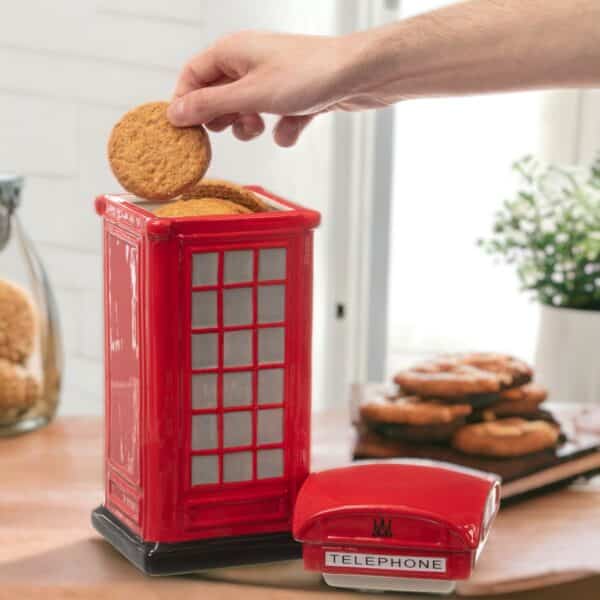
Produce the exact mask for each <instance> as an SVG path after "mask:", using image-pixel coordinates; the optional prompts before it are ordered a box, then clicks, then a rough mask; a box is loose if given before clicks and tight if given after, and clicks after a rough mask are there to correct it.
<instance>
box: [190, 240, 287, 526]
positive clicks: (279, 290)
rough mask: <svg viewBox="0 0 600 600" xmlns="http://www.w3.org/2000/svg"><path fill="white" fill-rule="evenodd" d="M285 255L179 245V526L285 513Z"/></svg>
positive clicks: (277, 246)
mask: <svg viewBox="0 0 600 600" xmlns="http://www.w3.org/2000/svg"><path fill="white" fill-rule="evenodd" d="M288 253H289V248H288V246H287V244H286V243H285V242H284V241H282V242H280V243H274V244H273V245H269V246H265V245H260V246H259V245H252V246H250V247H249V246H248V245H244V246H219V247H210V248H206V247H205V248H194V247H191V248H188V249H186V250H185V252H184V260H183V269H184V279H185V280H186V281H185V282H184V285H183V289H184V296H185V298H184V300H185V303H187V307H186V315H185V317H184V319H183V331H182V337H183V340H182V343H183V346H184V349H185V348H187V350H184V352H185V353H186V355H187V360H186V361H185V362H186V367H185V368H184V371H183V377H184V379H185V381H184V382H183V389H184V390H185V392H184V396H185V403H186V405H185V414H186V425H187V435H186V444H187V447H186V449H185V458H186V461H185V462H186V465H185V474H184V480H185V483H184V486H183V487H184V495H185V497H186V501H187V506H188V510H187V511H186V519H185V527H186V529H194V530H196V529H203V528H214V527H219V526H225V525H227V526H233V527H234V526H235V525H236V524H237V525H239V526H241V528H242V529H244V526H247V525H250V524H252V523H255V524H261V527H263V528H264V527H266V528H268V523H269V522H271V523H272V525H273V527H275V529H277V527H279V528H280V529H281V527H282V525H281V524H282V523H284V522H287V521H288V520H289V517H290V510H291V506H290V501H289V497H288V496H289V490H290V486H289V485H288V473H289V469H290V464H289V463H290V456H291V455H290V453H289V452H288V448H287V446H286V431H287V429H288V427H287V426H286V424H289V423H290V418H292V416H293V415H292V414H290V412H289V407H288V406H287V401H286V400H287V398H286V396H287V393H286V390H287V387H288V386H287V381H288V373H287V370H288V363H287V362H286V346H287V335H288V329H289V328H288V324H289V323H288V314H287V313H288V304H289V302H288V298H289V294H290V292H291V290H290V289H289V285H290V281H289V278H288V277H287V273H288V266H287V265H288V258H289V257H288ZM277 523H279V525H277ZM265 524H266V525H265Z"/></svg>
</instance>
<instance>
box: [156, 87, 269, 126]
mask: <svg viewBox="0 0 600 600" xmlns="http://www.w3.org/2000/svg"><path fill="white" fill-rule="evenodd" d="M256 112H260V110H259V108H258V106H257V98H255V95H254V94H253V93H252V90H251V87H250V86H249V85H248V84H247V83H246V82H245V80H243V79H238V80H237V81H234V82H232V83H227V84H225V85H214V86H208V87H203V88H200V89H197V90H194V91H193V92H189V93H187V94H185V95H184V96H181V97H179V98H175V99H174V100H173V101H172V102H171V104H170V106H169V108H168V110H167V117H168V118H169V121H171V123H172V124H173V125H175V126H177V127H189V126H192V125H200V124H203V123H208V122H210V121H213V120H214V119H217V118H218V117H221V116H223V115H227V114H230V113H256Z"/></svg>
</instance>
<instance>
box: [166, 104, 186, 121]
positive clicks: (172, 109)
mask: <svg viewBox="0 0 600 600" xmlns="http://www.w3.org/2000/svg"><path fill="white" fill-rule="evenodd" d="M167 117H168V119H169V121H171V123H173V125H178V124H179V123H181V121H182V119H183V98H178V99H177V100H174V101H173V102H171V104H170V105H169V108H168V109H167Z"/></svg>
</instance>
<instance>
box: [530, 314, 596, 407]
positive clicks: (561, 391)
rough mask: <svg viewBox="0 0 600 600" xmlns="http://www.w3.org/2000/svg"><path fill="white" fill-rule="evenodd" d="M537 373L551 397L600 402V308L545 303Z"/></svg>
mask: <svg viewBox="0 0 600 600" xmlns="http://www.w3.org/2000/svg"><path fill="white" fill-rule="evenodd" d="M535 373H536V374H535V379H536V381H538V382H540V383H542V384H543V385H545V386H547V387H548V390H549V391H550V400H552V401H557V402H577V403H580V402H581V403H590V404H591V403H596V404H600V311H589V310H577V309H572V308H554V307H551V306H542V307H541V318H540V327H539V333H538V341H537V350H536V356H535Z"/></svg>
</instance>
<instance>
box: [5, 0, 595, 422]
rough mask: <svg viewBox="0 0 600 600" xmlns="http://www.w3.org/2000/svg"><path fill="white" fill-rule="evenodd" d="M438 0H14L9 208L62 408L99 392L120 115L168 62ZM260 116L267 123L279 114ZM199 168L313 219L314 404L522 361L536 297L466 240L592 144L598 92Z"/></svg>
mask: <svg viewBox="0 0 600 600" xmlns="http://www.w3.org/2000/svg"><path fill="white" fill-rule="evenodd" d="M449 3H450V2H447V1H440V0H286V1H285V2H281V1H279V0H261V1H260V2H257V1H256V2H255V1H246V0H220V1H219V2H208V1H204V2H202V1H198V0H171V1H170V2H164V1H162V0H126V1H122V0H53V1H52V2H44V1H43V0H20V1H19V2H11V3H9V4H8V5H7V6H5V7H4V9H3V15H2V27H1V28H0V62H1V64H2V67H3V68H2V78H1V80H0V136H1V139H2V144H0V171H13V172H17V173H20V174H22V175H24V176H25V177H26V188H25V191H24V200H23V205H22V207H21V209H20V213H21V217H22V220H23V223H24V226H25V228H26V230H27V231H28V233H29V235H30V236H31V237H32V239H33V241H34V242H35V244H36V246H37V248H38V251H39V253H40V255H41V256H42V259H43V260H44V262H45V264H46V266H47V269H48V271H49V276H50V279H51V282H52V285H53V287H54V290H55V293H56V295H57V299H58V305H59V310H60V315H61V324H62V331H63V336H64V343H65V352H66V368H65V385H64V389H63V394H62V401H61V409H60V411H61V413H62V414H76V413H80V414H99V413H100V412H101V411H102V398H103V367H102V348H103V341H102V336H103V329H102V294H101V223H100V220H99V218H98V217H97V216H96V215H95V213H94V210H93V200H94V197H95V196H96V195H98V194H101V193H107V192H118V191H119V185H118V184H117V183H116V181H115V180H114V178H113V177H112V175H111V173H110V170H109V168H108V164H107V161H106V149H105V147H106V141H107V138H108V134H109V132H110V129H111V127H112V126H113V124H114V123H115V122H116V121H117V120H118V119H119V117H120V116H121V115H122V114H123V113H124V112H125V111H126V110H128V109H129V108H131V107H133V106H135V105H136V104H139V103H141V102H145V101H149V100H155V99H163V98H164V99H166V98H169V96H170V94H171V91H172V88H173V85H174V82H175V78H176V76H177V73H178V70H179V68H180V67H181V66H182V64H183V63H184V61H186V59H187V58H189V57H190V56H191V55H192V54H194V53H196V52H198V51H200V50H201V49H202V48H204V47H205V46H207V45H208V44H210V43H211V42H212V41H213V40H215V39H216V38H217V37H218V36H220V35H222V34H224V33H227V32H230V31H235V30H238V29H243V28H266V29H275V30H279V31H287V32H297V33H307V34H324V35H335V34H341V33H345V32H348V31H352V30H356V29H363V28H366V27H371V26H375V25H378V24H381V23H385V22H387V21H390V20H395V19H397V18H400V17H402V16H408V15H411V14H415V13H416V12H419V11H424V10H428V9H430V8H436V7H438V6H442V5H444V4H449ZM269 122H270V123H272V122H273V120H272V119H271V120H270V121H269ZM212 143H213V148H214V152H213V156H214V159H213V163H212V165H211V169H210V172H209V174H210V175H212V176H219V177H223V178H227V179H231V180H233V181H238V182H240V183H258V184H261V185H263V186H264V187H266V188H269V189H271V190H272V191H274V192H275V193H277V194H280V195H282V196H284V197H287V198H289V199H292V200H295V201H298V202H300V203H302V204H305V205H307V206H310V207H312V208H315V209H317V210H319V211H321V212H322V214H323V224H322V226H321V228H320V230H319V232H318V235H317V237H316V252H315V263H316V273H315V323H314V331H315V335H314V398H315V402H314V404H315V407H317V408H328V407H333V406H335V405H338V404H341V403H345V402H346V398H347V396H346V387H345V386H346V384H347V383H349V382H351V381H355V380H361V381H365V380H382V379H384V378H386V377H388V376H389V374H390V373H391V372H393V370H394V369H395V368H397V367H398V366H399V365H401V364H405V363H407V362H409V361H411V360H413V359H414V358H415V357H420V356H424V355H428V354H430V353H432V352H438V351H452V350H464V349H482V350H498V351H509V352H513V353H516V354H518V355H520V356H522V357H523V358H525V359H528V360H531V359H532V358H533V353H534V345H535V339H536V330H537V318H538V316H537V315H538V311H537V306H536V305H535V304H533V303H532V302H530V301H529V300H528V298H527V296H525V295H523V294H521V293H520V292H519V290H518V284H517V281H516V278H515V274H514V270H513V269H510V268H507V267H493V266H492V261H491V260H490V258H489V257H487V256H485V255H484V254H483V253H482V252H481V251H479V250H478V249H477V248H476V245H475V242H476V240H477V238H479V237H482V236H486V235H487V234H488V233H489V231H490V227H491V223H492V218H493V215H494V212H495V211H496V210H497V208H498V207H499V206H500V204H501V201H502V200H503V198H504V197H505V196H506V195H508V194H510V193H511V192H513V191H514V186H515V184H514V180H513V178H512V175H511V171H510V165H511V163H512V162H513V161H514V160H516V159H518V158H519V157H521V156H522V155H524V154H528V153H532V154H535V155H537V156H539V157H541V158H543V159H548V160H552V161H558V162H560V163H565V164H575V163H585V162H587V161H589V160H590V159H591V158H592V157H593V155H594V152H595V151H596V149H597V148H598V147H599V146H600V93H598V92H596V91H590V90H588V91H580V90H568V91H561V92H535V93H519V94H510V95H490V96H487V97H476V98H460V99H443V100H431V101H414V102H407V103H405V104H404V103H403V104H400V105H398V106H397V107H395V108H393V109H388V110H385V111H380V112H379V113H377V114H375V113H368V114H367V113H365V114H361V115H358V114H356V115H327V116H321V117H319V118H318V119H316V120H315V121H314V122H313V123H312V124H311V126H310V127H309V128H308V129H307V131H306V133H305V134H304V135H303V137H302V139H301V141H300V143H299V144H298V145H297V147H295V148H293V149H280V148H278V147H276V146H275V145H274V143H273V142H272V140H271V138H270V136H269V135H264V136H262V138H260V139H258V140H255V141H252V142H250V143H247V144H244V143H240V142H238V141H236V140H234V138H233V137H232V136H231V134H230V133H223V134H213V135H212Z"/></svg>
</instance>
